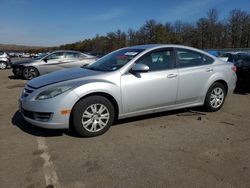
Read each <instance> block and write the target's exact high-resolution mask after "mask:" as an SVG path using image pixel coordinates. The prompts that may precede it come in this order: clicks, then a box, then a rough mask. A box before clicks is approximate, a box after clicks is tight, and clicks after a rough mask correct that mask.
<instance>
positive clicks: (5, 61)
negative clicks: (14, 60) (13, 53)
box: [0, 52, 11, 69]
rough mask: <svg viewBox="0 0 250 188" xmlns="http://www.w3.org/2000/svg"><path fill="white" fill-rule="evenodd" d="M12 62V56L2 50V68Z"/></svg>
mask: <svg viewBox="0 0 250 188" xmlns="http://www.w3.org/2000/svg"><path fill="white" fill-rule="evenodd" d="M10 62H11V60H10V56H9V55H8V54H7V53H6V52H0V69H6V68H7V67H8V66H10Z"/></svg>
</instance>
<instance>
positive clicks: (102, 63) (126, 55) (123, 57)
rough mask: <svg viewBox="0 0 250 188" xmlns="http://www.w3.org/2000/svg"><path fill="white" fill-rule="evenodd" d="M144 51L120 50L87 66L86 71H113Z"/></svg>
mask: <svg viewBox="0 0 250 188" xmlns="http://www.w3.org/2000/svg"><path fill="white" fill-rule="evenodd" d="M143 50H144V49H131V48H130V49H129V48H127V49H121V50H118V51H115V52H112V53H110V54H108V55H106V56H104V57H103V58H101V59H99V60H98V61H97V62H95V63H94V64H91V65H88V66H86V67H83V68H86V69H91V70H96V71H108V72H109V71H115V70H118V69H120V68H121V67H123V66H124V65H126V64H127V63H128V62H129V61H131V60H132V59H133V58H134V57H135V56H137V55H138V54H139V53H141V52H142V51H143Z"/></svg>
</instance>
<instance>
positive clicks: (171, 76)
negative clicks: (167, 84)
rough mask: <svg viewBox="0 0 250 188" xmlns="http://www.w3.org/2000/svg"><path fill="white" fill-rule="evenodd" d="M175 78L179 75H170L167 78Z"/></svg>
mask: <svg viewBox="0 0 250 188" xmlns="http://www.w3.org/2000/svg"><path fill="white" fill-rule="evenodd" d="M175 77H177V74H169V75H168V76H167V78H175Z"/></svg>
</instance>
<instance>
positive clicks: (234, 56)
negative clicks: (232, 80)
mask: <svg viewBox="0 0 250 188" xmlns="http://www.w3.org/2000/svg"><path fill="white" fill-rule="evenodd" d="M227 61H228V62H232V63H233V64H234V65H235V66H236V68H237V71H236V73H237V77H238V81H240V82H250V53H247V52H235V53H229V54H228V60H227Z"/></svg>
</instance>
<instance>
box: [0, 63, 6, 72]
mask: <svg viewBox="0 0 250 188" xmlns="http://www.w3.org/2000/svg"><path fill="white" fill-rule="evenodd" d="M7 66H8V65H7V63H6V62H4V61H0V70H3V69H6V68H7Z"/></svg>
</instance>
